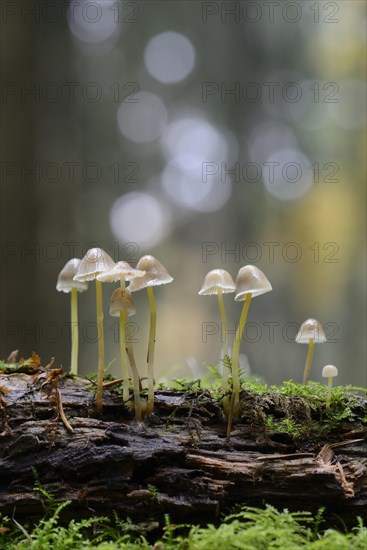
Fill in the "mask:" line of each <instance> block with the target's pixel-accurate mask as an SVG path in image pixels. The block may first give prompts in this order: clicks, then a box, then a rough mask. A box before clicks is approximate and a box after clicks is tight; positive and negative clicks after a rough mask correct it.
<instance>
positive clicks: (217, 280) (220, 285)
mask: <svg viewBox="0 0 367 550" xmlns="http://www.w3.org/2000/svg"><path fill="white" fill-rule="evenodd" d="M235 290H236V285H235V283H234V281H233V279H232V277H231V275H230V274H229V273H228V271H226V270H225V269H213V270H212V271H209V272H208V273H207V274H206V276H205V279H204V283H203V285H202V287H201V289H200V290H199V294H200V296H208V295H213V294H216V295H217V297H218V304H219V311H220V315H221V319H222V330H221V335H222V337H221V340H222V341H223V333H224V345H223V359H225V358H226V357H227V356H228V339H227V316H226V310H225V307H224V301H223V294H228V293H231V292H234V291H235ZM227 389H228V374H227V369H226V366H225V365H223V390H224V391H227Z"/></svg>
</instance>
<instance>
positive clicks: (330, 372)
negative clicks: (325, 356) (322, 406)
mask: <svg viewBox="0 0 367 550" xmlns="http://www.w3.org/2000/svg"><path fill="white" fill-rule="evenodd" d="M322 376H323V378H327V379H328V383H327V385H328V392H327V397H326V408H327V409H329V408H330V402H331V390H332V387H333V378H334V377H335V376H338V369H337V368H336V367H334V365H326V366H325V367H324V368H323V369H322Z"/></svg>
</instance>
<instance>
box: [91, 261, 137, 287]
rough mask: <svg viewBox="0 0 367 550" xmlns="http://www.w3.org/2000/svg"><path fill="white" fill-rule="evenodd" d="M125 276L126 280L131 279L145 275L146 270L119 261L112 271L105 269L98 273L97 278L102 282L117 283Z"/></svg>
mask: <svg viewBox="0 0 367 550" xmlns="http://www.w3.org/2000/svg"><path fill="white" fill-rule="evenodd" d="M122 275H123V276H124V277H125V279H126V281H131V279H134V278H135V277H143V276H144V275H145V271H140V270H139V269H134V268H133V267H132V266H131V265H130V264H129V263H128V262H117V263H116V264H115V265H114V266H113V268H112V269H111V270H110V271H104V272H103V273H101V274H100V275H97V279H98V280H99V281H101V282H102V283H115V282H116V281H119V280H120V279H121V276H122Z"/></svg>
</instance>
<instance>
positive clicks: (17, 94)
mask: <svg viewBox="0 0 367 550" xmlns="http://www.w3.org/2000/svg"><path fill="white" fill-rule="evenodd" d="M25 2H27V0H25ZM15 4H16V5H15V6H14V7H15V8H16V9H18V10H20V9H21V6H22V2H16V3H15ZM5 11H6V10H5ZM1 35H2V48H1V80H2V91H3V97H2V98H1V103H0V105H1V119H2V135H1V162H2V165H1V168H2V174H1V186H0V198H1V201H0V202H1V206H0V208H1V220H0V232H1V234H0V243H1V259H0V310H1V327H0V328H1V334H0V358H6V357H7V356H8V355H9V353H10V352H11V351H12V350H14V349H15V348H16V347H19V343H20V342H21V343H22V344H23V343H25V344H26V343H27V342H36V341H37V332H34V330H35V329H36V330H37V327H36V317H35V314H34V312H35V311H37V306H38V298H37V293H36V291H35V289H36V284H35V282H36V281H35V279H36V270H35V268H34V264H35V261H36V255H35V253H34V250H35V246H36V242H37V211H36V199H35V193H34V177H35V176H34V175H31V174H29V173H27V170H28V169H29V170H32V169H33V168H34V158H33V141H34V133H33V132H34V124H33V105H34V102H35V98H34V96H32V94H31V93H30V94H29V95H24V96H23V97H22V90H23V92H24V91H25V90H26V89H28V90H30V89H32V88H33V89H34V87H35V82H34V80H35V79H34V57H33V53H34V52H33V47H32V45H33V32H32V24H31V23H29V22H28V23H27V24H25V23H24V22H22V21H21V18H20V15H18V16H13V17H11V16H9V17H6V16H5V15H3V17H2V21H1ZM30 264H33V265H32V266H30ZM21 295H24V296H25V297H24V299H21ZM24 304H26V307H25V305H24ZM33 347H35V345H34V344H33Z"/></svg>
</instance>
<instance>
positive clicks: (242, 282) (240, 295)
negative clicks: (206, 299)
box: [232, 265, 272, 414]
mask: <svg viewBox="0 0 367 550" xmlns="http://www.w3.org/2000/svg"><path fill="white" fill-rule="evenodd" d="M270 290H272V286H271V284H270V282H269V281H268V279H267V277H266V276H265V274H264V273H263V272H262V271H260V269H258V268H257V267H256V266H254V265H245V266H244V267H241V269H240V270H239V272H238V274H237V278H236V291H237V294H236V296H235V298H234V299H235V301H236V302H243V301H244V304H243V308H242V313H241V317H240V322H239V325H238V328H237V331H236V336H235V340H234V343H233V358H232V384H233V411H234V413H235V414H237V413H238V404H239V395H240V377H239V368H238V359H239V353H240V345H241V338H242V333H243V331H244V328H245V325H246V319H247V314H248V310H249V308H250V303H251V298H252V297H255V296H260V295H261V294H265V292H270Z"/></svg>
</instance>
